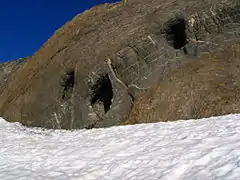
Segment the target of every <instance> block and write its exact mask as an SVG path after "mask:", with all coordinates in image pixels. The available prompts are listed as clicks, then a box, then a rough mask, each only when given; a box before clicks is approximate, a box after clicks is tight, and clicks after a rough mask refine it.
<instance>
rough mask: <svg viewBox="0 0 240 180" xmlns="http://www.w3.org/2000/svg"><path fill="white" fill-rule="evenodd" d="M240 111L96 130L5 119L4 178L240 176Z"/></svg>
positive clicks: (0, 138)
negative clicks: (30, 125) (56, 127)
mask: <svg viewBox="0 0 240 180" xmlns="http://www.w3.org/2000/svg"><path fill="white" fill-rule="evenodd" d="M239 133H240V115H237V114H236V115H227V116H221V117H213V118H208V119H201V120H189V121H177V122H167V123H155V124H141V125H134V126H121V127H112V128H107V129H93V130H75V131H64V130H44V129H38V128H26V127H24V126H22V125H20V124H19V123H8V122H6V121H5V120H3V119H1V118H0V179H1V180H9V179H11V180H12V179H14V180H16V179H17V180H18V179H22V180H37V179H44V180H45V179H46V180H48V179H49V180H50V179H51V180H52V179H53V180H55V179H56V180H63V179H64V180H68V179H83V180H85V179H89V180H93V179H99V180H104V179H114V180H121V179H124V180H125V179H137V180H140V179H144V180H153V179H156V180H159V179H163V180H208V179H214V180H215V179H216V180H217V179H219V180H220V179H221V180H230V179H232V180H237V179H240V134H239Z"/></svg>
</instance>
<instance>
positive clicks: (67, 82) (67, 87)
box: [61, 70, 75, 99]
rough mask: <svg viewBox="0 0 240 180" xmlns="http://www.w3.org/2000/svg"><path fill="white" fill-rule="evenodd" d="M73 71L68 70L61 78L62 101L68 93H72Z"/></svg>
mask: <svg viewBox="0 0 240 180" xmlns="http://www.w3.org/2000/svg"><path fill="white" fill-rule="evenodd" d="M74 74H75V72H74V70H69V71H67V72H66V74H65V75H64V76H63V78H62V82H61V86H62V87H63V94H62V99H65V98H66V97H67V96H68V95H69V94H70V93H72V92H73V88H74V82H75V76H74Z"/></svg>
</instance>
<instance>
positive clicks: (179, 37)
mask: <svg viewBox="0 0 240 180" xmlns="http://www.w3.org/2000/svg"><path fill="white" fill-rule="evenodd" d="M166 39H167V42H168V43H169V45H170V46H172V47H173V48H174V49H181V48H182V47H184V46H185V45H186V44H187V43H188V42H187V33H186V22H185V20H184V19H174V20H171V21H170V22H169V23H168V27H167V29H166Z"/></svg>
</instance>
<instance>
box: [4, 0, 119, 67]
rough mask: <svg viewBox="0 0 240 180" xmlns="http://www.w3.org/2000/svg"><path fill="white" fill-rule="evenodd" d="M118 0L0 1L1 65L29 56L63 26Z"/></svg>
mask: <svg viewBox="0 0 240 180" xmlns="http://www.w3.org/2000/svg"><path fill="white" fill-rule="evenodd" d="M114 1H119V0H0V23H1V26H0V62H3V61H8V60H14V59H18V58H21V57H25V56H29V55H32V54H33V53H34V52H35V51H37V50H38V49H39V48H40V47H41V45H42V44H43V43H44V42H46V40H47V39H48V38H49V37H50V36H51V35H52V34H53V33H54V32H55V31H56V30H57V29H58V28H60V27H61V26H62V25H63V24H65V23H66V22H67V21H69V20H71V19H72V18H73V17H74V16H75V15H77V14H78V13H80V12H83V11H84V10H86V9H89V8H91V7H92V6H94V5H96V4H102V3H105V2H114Z"/></svg>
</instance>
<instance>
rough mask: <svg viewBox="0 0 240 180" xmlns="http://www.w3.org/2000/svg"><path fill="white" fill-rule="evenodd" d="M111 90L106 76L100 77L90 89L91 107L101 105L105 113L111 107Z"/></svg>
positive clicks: (109, 81)
mask: <svg viewBox="0 0 240 180" xmlns="http://www.w3.org/2000/svg"><path fill="white" fill-rule="evenodd" d="M112 99H113V88H112V83H111V80H110V78H109V75H108V74H105V75H103V76H101V77H100V78H99V79H98V80H97V82H96V83H95V85H94V86H93V87H92V98H91V100H90V103H91V105H92V106H93V105H94V104H96V103H98V102H99V101H100V102H101V103H102V104H103V108H104V112H105V113H107V112H108V111H109V110H110V108H111V105H112Z"/></svg>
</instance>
